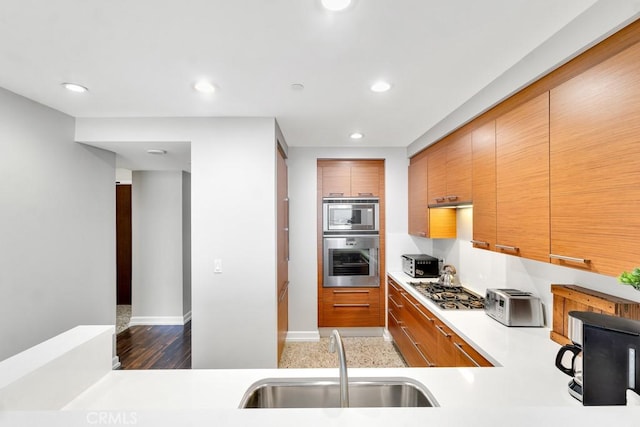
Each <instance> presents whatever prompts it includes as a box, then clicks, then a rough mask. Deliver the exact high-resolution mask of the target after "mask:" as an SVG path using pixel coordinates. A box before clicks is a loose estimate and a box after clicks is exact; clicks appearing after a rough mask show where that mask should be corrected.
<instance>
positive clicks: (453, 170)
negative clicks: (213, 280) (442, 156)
mask: <svg viewBox="0 0 640 427" xmlns="http://www.w3.org/2000/svg"><path fill="white" fill-rule="evenodd" d="M471 160H472V157H471V135H470V134H466V135H463V136H460V137H457V138H456V139H453V140H451V142H449V144H447V169H446V172H447V194H446V202H448V203H459V202H470V201H471Z"/></svg>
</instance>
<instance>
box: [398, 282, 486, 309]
mask: <svg viewBox="0 0 640 427" xmlns="http://www.w3.org/2000/svg"><path fill="white" fill-rule="evenodd" d="M409 285H411V286H413V287H414V288H415V289H416V290H417V291H418V292H420V293H421V294H422V295H424V296H425V297H427V298H428V299H430V300H431V301H433V302H435V303H436V304H437V305H438V307H440V308H442V309H443V310H474V309H483V308H484V298H483V297H481V296H480V295H478V294H476V293H474V292H472V291H470V290H469V289H467V288H464V287H462V286H442V285H440V284H438V283H430V282H409Z"/></svg>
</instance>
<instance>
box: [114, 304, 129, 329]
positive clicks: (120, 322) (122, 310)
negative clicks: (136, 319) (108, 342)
mask: <svg viewBox="0 0 640 427" xmlns="http://www.w3.org/2000/svg"><path fill="white" fill-rule="evenodd" d="M130 320H131V306H130V305H117V306H116V334H119V333H120V332H122V331H124V330H125V329H127V328H128V327H129V321H130Z"/></svg>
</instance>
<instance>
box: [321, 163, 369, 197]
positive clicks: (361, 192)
mask: <svg viewBox="0 0 640 427" xmlns="http://www.w3.org/2000/svg"><path fill="white" fill-rule="evenodd" d="M364 162H366V160H365V161H364ZM329 163H332V162H331V161H329ZM341 163H342V164H335V165H323V166H322V197H372V196H375V197H378V196H380V167H379V166H378V165H366V164H364V165H358V164H357V163H356V161H353V162H352V161H342V162H341Z"/></svg>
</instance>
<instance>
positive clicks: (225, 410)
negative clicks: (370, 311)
mask: <svg viewBox="0 0 640 427" xmlns="http://www.w3.org/2000/svg"><path fill="white" fill-rule="evenodd" d="M391 276H392V277H393V279H394V280H396V281H397V282H398V283H399V284H401V285H402V286H403V287H405V289H406V290H407V291H408V292H410V293H411V294H412V295H413V296H414V297H415V298H417V299H419V301H420V302H422V303H424V304H425V306H426V307H428V308H429V309H430V310H433V311H436V312H437V314H438V316H439V317H440V318H441V320H442V321H444V322H445V323H446V324H447V325H448V326H449V327H451V328H452V329H453V330H454V331H455V332H456V333H458V334H459V335H460V336H461V337H463V338H464V339H465V340H466V341H467V342H468V343H469V344H470V345H472V346H474V348H476V350H477V351H479V352H480V353H481V354H482V355H483V356H485V357H486V358H487V359H489V360H490V361H491V362H492V363H494V365H495V366H496V367H492V368H377V369H373V368H367V369H365V368H352V369H349V377H350V378H351V379H354V378H358V377H409V378H412V379H415V380H417V381H419V382H421V383H423V384H424V385H425V386H426V387H427V388H428V389H429V390H430V392H431V393H432V394H433V395H434V396H435V399H436V400H437V402H438V403H439V405H440V407H438V408H346V409H340V408H329V409H242V410H241V409H238V405H239V403H240V400H241V399H242V397H243V395H244V393H245V391H246V390H247V389H248V388H249V387H250V386H251V385H252V384H253V383H254V382H256V381H258V380H260V379H264V378H286V377H313V378H317V377H337V375H338V369H337V368H336V369H265V370H260V369H244V370H243V369H233V370H229V369H224V370H223V369H220V370H216V369H207V370H145V371H143V370H140V371H109V372H107V373H106V374H105V375H103V376H102V377H101V378H100V379H99V380H97V381H96V382H94V383H93V384H92V385H91V386H89V387H88V388H87V389H86V390H84V391H83V392H81V393H80V394H78V395H77V396H76V397H74V398H73V399H71V400H70V401H69V402H68V403H66V404H65V405H63V406H62V407H61V408H60V410H57V411H37V410H36V411H23V412H16V411H4V412H0V425H2V426H4V425H36V424H40V425H44V424H42V423H44V422H46V423H47V425H53V426H56V425H60V426H63V425H64V426H75V425H83V426H86V425H142V426H165V425H166V426H174V425H181V426H183V425H194V426H200V425H207V426H209V425H210V426H247V425H263V426H268V425H274V426H275V425H277V426H287V425H292V426H293V425H296V426H299V425H305V426H337V425H341V426H342V425H345V426H346V425H367V426H383V425H384V426H389V425H403V426H424V425H433V426H458V425H465V426H515V425H517V426H539V425H551V426H553V425H563V424H568V423H576V422H577V423H582V424H583V425H589V426H590V425H604V424H606V423H611V422H613V421H615V423H616V426H637V425H639V423H640V407H638V406H626V407H583V406H582V405H581V404H580V402H578V401H576V400H575V399H573V398H572V397H571V396H570V395H569V394H568V392H567V383H568V381H569V377H567V376H566V375H564V374H562V373H561V372H560V371H558V370H557V369H556V368H555V366H554V360H555V355H556V353H557V351H558V349H559V348H560V346H559V345H558V344H556V343H554V342H553V341H551V340H550V339H549V329H548V328H509V327H506V326H503V325H502V324H500V323H498V322H496V321H495V320H493V319H491V318H489V317H488V316H486V315H485V313H484V311H483V310H464V311H461V310H458V311H443V310H439V311H438V309H437V308H436V307H435V305H433V303H431V302H430V301H428V300H426V299H425V298H424V297H422V296H421V295H420V294H418V293H417V292H416V291H415V290H413V289H412V288H411V286H409V285H407V282H408V281H411V280H413V279H411V278H410V277H408V276H406V275H404V274H402V273H392V274H391ZM60 387H64V384H61V385H60ZM632 397H635V396H632ZM631 400H632V399H630V402H631ZM633 400H634V401H635V399H633ZM43 409H45V408H43Z"/></svg>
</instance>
